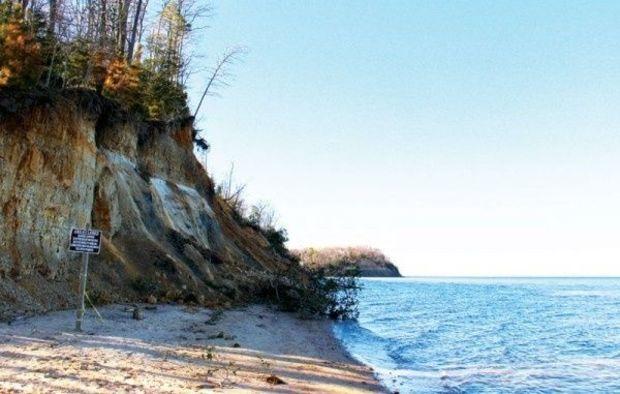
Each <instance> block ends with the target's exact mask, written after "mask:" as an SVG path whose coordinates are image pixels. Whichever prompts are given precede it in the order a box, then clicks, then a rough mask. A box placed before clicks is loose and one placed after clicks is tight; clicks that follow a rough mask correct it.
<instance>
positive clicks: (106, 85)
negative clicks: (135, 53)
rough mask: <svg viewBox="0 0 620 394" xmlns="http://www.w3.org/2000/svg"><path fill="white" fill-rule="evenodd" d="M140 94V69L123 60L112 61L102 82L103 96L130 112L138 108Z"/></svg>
mask: <svg viewBox="0 0 620 394" xmlns="http://www.w3.org/2000/svg"><path fill="white" fill-rule="evenodd" d="M140 92H141V81H140V67H139V66H137V65H134V64H128V63H127V61H126V60H124V59H114V60H112V61H111V62H110V64H109V66H108V67H107V70H106V75H105V79H104V81H103V94H104V95H105V96H107V97H109V98H111V99H114V100H116V101H118V102H119V103H120V104H121V105H122V106H123V107H125V108H126V109H129V110H131V109H137V108H136V107H139V106H140Z"/></svg>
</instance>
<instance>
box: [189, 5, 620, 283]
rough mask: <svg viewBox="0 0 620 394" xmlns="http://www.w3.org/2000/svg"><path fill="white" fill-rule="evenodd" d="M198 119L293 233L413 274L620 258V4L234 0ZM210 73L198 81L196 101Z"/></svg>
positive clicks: (548, 269)
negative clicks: (231, 64) (215, 75)
mask: <svg viewBox="0 0 620 394" xmlns="http://www.w3.org/2000/svg"><path fill="white" fill-rule="evenodd" d="M209 24H210V25H211V27H210V29H209V30H208V31H206V32H205V34H204V35H203V37H201V39H200V41H199V42H198V45H197V47H198V48H197V49H199V51H200V52H204V53H206V54H207V55H208V57H207V59H205V60H201V61H199V63H202V62H204V64H208V63H209V61H212V60H213V59H214V58H215V57H216V56H217V54H218V53H220V52H222V51H223V50H224V49H225V48H226V47H228V46H234V45H243V46H246V47H248V48H249V50H250V53H249V54H248V55H247V56H246V58H245V61H244V62H243V63H241V64H239V65H237V66H236V67H235V68H234V72H235V74H236V78H235V80H234V81H232V86H231V87H230V88H228V89H226V90H223V91H222V92H221V93H222V97H221V98H209V99H208V101H207V102H206V106H205V108H204V111H203V115H202V118H201V120H200V123H199V124H200V126H201V127H202V128H204V129H205V131H206V132H205V136H206V138H207V139H208V140H209V142H210V143H211V144H212V150H211V152H210V153H209V156H208V166H209V171H210V172H211V173H212V174H214V175H215V176H216V177H217V178H219V179H221V178H222V177H223V174H224V173H225V172H226V171H227V170H228V168H229V166H230V163H231V162H234V163H235V168H236V178H237V179H238V180H239V181H240V182H243V183H247V184H248V188H247V195H248V197H249V199H250V200H253V201H256V200H266V201H269V202H270V203H271V204H272V205H273V206H274V207H275V208H276V209H277V211H278V212H279V215H280V219H281V222H282V224H284V225H285V226H286V227H287V228H288V230H289V235H290V238H291V241H290V246H292V247H301V246H327V245H349V244H351V245H370V246H375V247H378V248H381V249H383V250H384V251H385V252H386V253H387V254H388V255H389V256H390V257H391V258H392V259H393V260H394V261H395V262H396V263H397V264H398V265H399V266H400V267H401V268H402V271H404V273H406V274H409V275H605V274H607V275H610V274H615V275H619V274H620V208H619V205H620V2H615V1H613V2H612V1H608V2H605V1H484V2H483V1H425V2H423V1H333V2H328V1H317V2H314V1H312V2H311V1H250V0H246V1H233V0H230V1H219V2H215V15H214V16H213V17H212V18H211V19H210V20H209ZM203 80H204V75H197V76H195V77H194V78H193V80H192V81H191V88H192V89H193V90H194V93H193V94H192V100H193V103H196V101H197V100H196V91H197V90H199V88H200V87H201V85H202V83H203Z"/></svg>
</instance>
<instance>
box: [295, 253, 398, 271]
mask: <svg viewBox="0 0 620 394" xmlns="http://www.w3.org/2000/svg"><path fill="white" fill-rule="evenodd" d="M293 253H294V254H295V256H297V257H298V258H299V260H300V261H301V262H302V264H304V265H305V266H307V267H309V268H313V269H323V270H325V271H326V272H327V273H328V274H330V275H342V274H347V273H350V274H359V275H361V276H400V273H399V271H398V268H396V266H395V265H394V264H393V263H392V262H391V261H390V260H389V259H388V258H387V257H386V256H385V254H383V252H381V251H380V250H378V249H375V248H370V247H363V246H361V247H360V246H358V247H330V248H306V249H300V250H294V251H293Z"/></svg>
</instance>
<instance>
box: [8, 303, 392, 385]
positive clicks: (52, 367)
mask: <svg viewBox="0 0 620 394" xmlns="http://www.w3.org/2000/svg"><path fill="white" fill-rule="evenodd" d="M140 310H141V313H142V317H143V319H142V320H134V319H133V318H132V312H133V308H132V307H131V306H127V305H110V306H105V307H102V308H101V309H99V312H100V313H101V315H102V317H103V321H100V320H99V319H98V318H97V317H96V315H95V314H94V313H93V311H92V310H90V309H89V310H88V311H87V318H86V321H85V323H84V332H83V333H76V332H74V331H73V325H74V321H75V318H74V316H75V311H74V310H66V311H59V312H51V313H49V314H46V315H39V316H34V317H29V318H24V319H19V320H16V321H14V322H12V323H10V324H9V323H2V324H0V356H1V357H0V391H4V390H6V391H11V390H14V391H16V392H22V391H23V392H32V391H38V392H58V391H71V392H97V393H109V392H129V391H134V392H135V391H138V392H173V393H186V392H197V391H198V392H200V391H202V392H280V393H310V392H316V393H318V392H321V393H376V392H387V390H386V388H385V387H383V386H382V385H381V384H380V383H379V381H378V380H377V378H376V377H375V375H374V373H373V371H372V369H371V368H370V367H368V366H365V365H363V364H362V363H360V362H358V361H356V360H355V359H354V358H353V357H352V356H351V355H350V354H349V353H348V351H347V350H346V348H345V347H344V345H343V344H342V343H341V342H340V341H339V340H338V339H337V338H336V336H335V334H334V332H333V329H332V322H330V321H328V320H300V319H298V318H296V317H295V316H294V315H293V314H290V313H284V312H279V311H274V310H272V309H270V308H269V307H267V306H263V305H252V306H248V307H245V308H237V309H232V310H226V311H223V313H218V312H214V311H213V310H209V309H206V308H199V307H191V306H183V305H157V306H155V305H153V306H147V305H144V306H143V308H141V309H140Z"/></svg>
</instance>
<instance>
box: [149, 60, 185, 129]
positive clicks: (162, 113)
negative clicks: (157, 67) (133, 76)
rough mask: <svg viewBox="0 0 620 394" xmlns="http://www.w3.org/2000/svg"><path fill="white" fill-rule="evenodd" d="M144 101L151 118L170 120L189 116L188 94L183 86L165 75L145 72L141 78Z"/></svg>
mask: <svg viewBox="0 0 620 394" xmlns="http://www.w3.org/2000/svg"><path fill="white" fill-rule="evenodd" d="M140 79H141V85H142V86H143V87H144V94H143V100H144V103H145V107H146V109H147V112H148V115H149V116H150V117H151V118H155V119H162V120H169V119H173V118H177V117H183V116H189V111H188V108H187V94H186V93H185V90H184V89H183V86H182V85H179V84H178V83H176V82H174V81H170V80H169V79H168V78H166V77H165V75H162V74H159V73H152V72H150V71H147V70H144V71H143V72H142V73H141V76H140Z"/></svg>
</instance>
